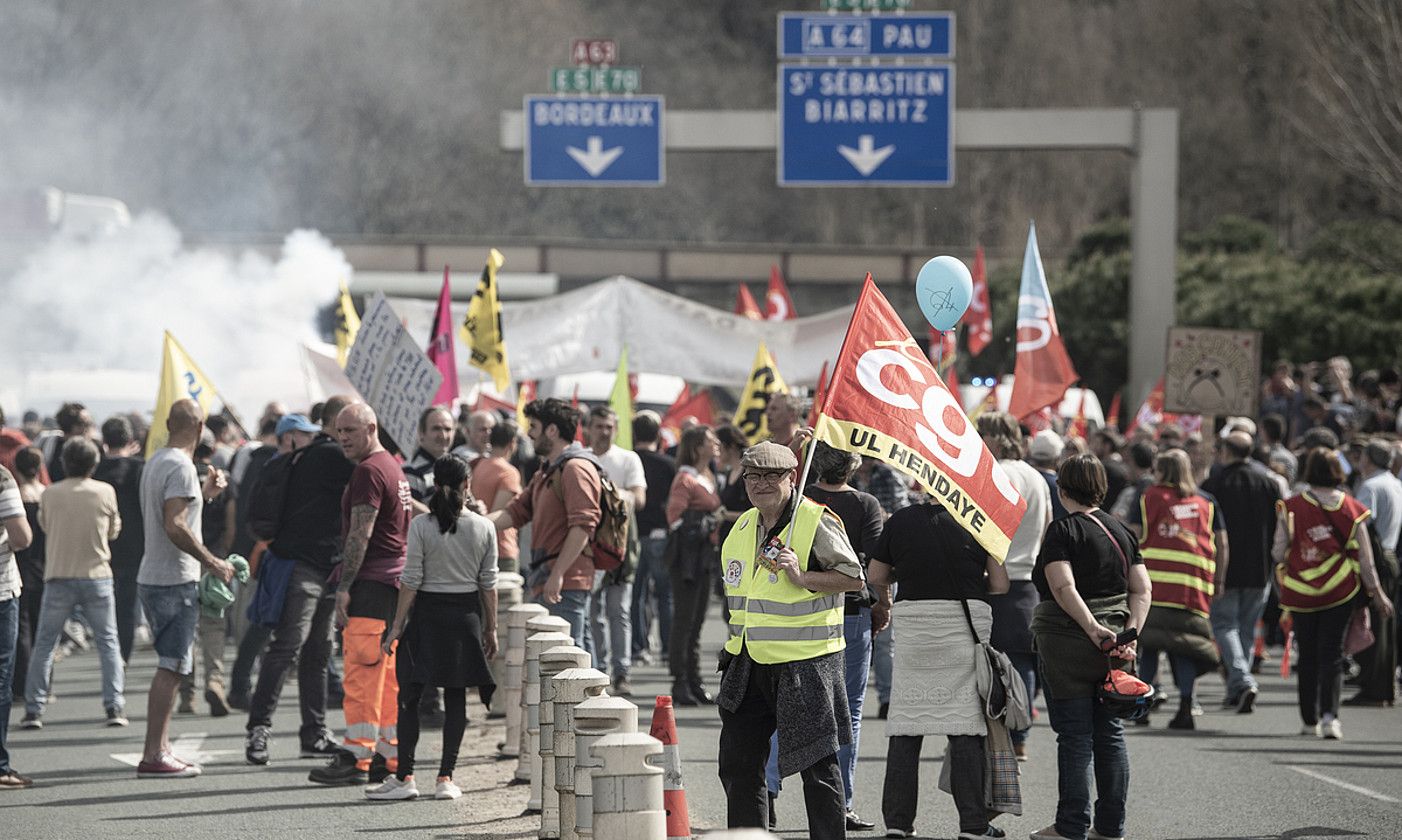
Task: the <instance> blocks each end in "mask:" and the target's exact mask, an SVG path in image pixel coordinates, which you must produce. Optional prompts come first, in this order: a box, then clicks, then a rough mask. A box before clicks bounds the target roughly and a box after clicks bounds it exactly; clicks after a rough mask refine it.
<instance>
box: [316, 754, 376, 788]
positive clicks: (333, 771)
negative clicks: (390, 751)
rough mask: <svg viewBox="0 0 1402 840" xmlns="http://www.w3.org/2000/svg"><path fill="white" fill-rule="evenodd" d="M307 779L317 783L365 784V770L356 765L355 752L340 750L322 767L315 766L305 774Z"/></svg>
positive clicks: (362, 785)
mask: <svg viewBox="0 0 1402 840" xmlns="http://www.w3.org/2000/svg"><path fill="white" fill-rule="evenodd" d="M307 780H308V781H312V782H316V783H317V784H319V785H360V786H361V787H364V786H365V783H366V778H365V771H364V770H361V769H360V768H359V767H357V766H356V762H355V754H354V753H352V752H351V751H349V750H340V751H338V752H337V753H336V754H335V755H334V756H332V757H331V761H329V762H328V763H327V764H326V765H325V766H324V767H317V768H316V769H314V770H312V772H310V773H308V774H307Z"/></svg>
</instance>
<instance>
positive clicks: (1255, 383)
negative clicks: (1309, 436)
mask: <svg viewBox="0 0 1402 840" xmlns="http://www.w3.org/2000/svg"><path fill="white" fill-rule="evenodd" d="M1260 370H1261V334H1260V333H1259V332H1256V331H1254V330H1217V329H1208V328H1206V327H1171V328H1169V331H1168V353H1167V359H1166V362H1165V366H1164V379H1163V383H1164V397H1163V409H1164V411H1169V412H1174V413H1177V414H1214V415H1224V414H1225V415H1241V416H1244V417H1255V416H1256V405H1257V401H1258V399H1259V398H1260Z"/></svg>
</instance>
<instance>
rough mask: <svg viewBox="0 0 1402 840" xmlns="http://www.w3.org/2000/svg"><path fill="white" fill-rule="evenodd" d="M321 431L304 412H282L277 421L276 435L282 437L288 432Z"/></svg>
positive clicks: (314, 432) (313, 432)
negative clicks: (280, 417)
mask: <svg viewBox="0 0 1402 840" xmlns="http://www.w3.org/2000/svg"><path fill="white" fill-rule="evenodd" d="M319 431H321V427H320V426H318V425H316V424H315V423H313V422H312V421H310V420H308V419H307V415H305V414H284V415H283V416H282V419H281V420H279V421H277V432H276V434H277V436H278V437H282V436H283V435H285V434H287V433H288V432H311V433H312V434H316V433H317V432H319Z"/></svg>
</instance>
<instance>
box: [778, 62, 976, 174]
mask: <svg viewBox="0 0 1402 840" xmlns="http://www.w3.org/2000/svg"><path fill="white" fill-rule="evenodd" d="M778 83H779V97H778V99H779V155H778V163H779V185H780V186H790V187H793V186H863V185H868V184H869V185H875V186H919V187H947V186H949V185H951V184H953V183H954V67H953V66H952V65H948V64H939V65H930V66H921V67H804V66H796V65H788V64H781V65H779V79H778Z"/></svg>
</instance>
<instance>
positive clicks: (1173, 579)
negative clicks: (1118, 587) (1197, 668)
mask: <svg viewBox="0 0 1402 840" xmlns="http://www.w3.org/2000/svg"><path fill="white" fill-rule="evenodd" d="M1212 507H1213V506H1212V503H1211V502H1209V501H1208V500H1207V499H1205V498H1203V497H1202V496H1198V495H1196V494H1194V495H1192V496H1179V495H1178V492H1177V491H1176V490H1174V489H1173V488H1171V487H1163V486H1161V485H1154V486H1153V487H1150V488H1148V489H1147V490H1145V491H1144V494H1143V495H1142V496H1140V497H1139V512H1140V521H1141V522H1142V523H1143V528H1144V535H1143V536H1142V537H1140V538H1139V553H1140V554H1141V555H1143V557H1144V568H1145V569H1146V570H1147V571H1148V572H1149V580H1150V582H1151V583H1153V598H1152V601H1151V603H1152V604H1153V605H1154V606H1156V607H1171V608H1174V609H1179V610H1191V611H1193V612H1195V613H1197V614H1198V615H1202V616H1206V615H1207V613H1208V608H1209V606H1210V605H1211V603H1212V588H1213V584H1212V581H1213V577H1214V575H1216V573H1217V540H1216V537H1215V535H1214V534H1213V533H1212V513H1213V510H1212Z"/></svg>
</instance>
